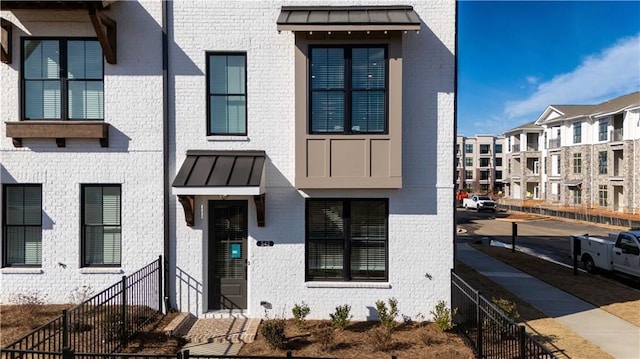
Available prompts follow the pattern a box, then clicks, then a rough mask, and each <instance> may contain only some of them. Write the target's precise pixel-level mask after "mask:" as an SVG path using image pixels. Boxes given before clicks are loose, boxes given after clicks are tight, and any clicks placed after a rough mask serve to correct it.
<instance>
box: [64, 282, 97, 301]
mask: <svg viewBox="0 0 640 359" xmlns="http://www.w3.org/2000/svg"><path fill="white" fill-rule="evenodd" d="M93 293H95V291H94V290H93V288H91V286H90V285H83V286H79V287H75V288H74V289H73V290H72V291H71V293H69V299H70V300H71V303H75V304H81V303H84V302H85V301H86V300H87V299H89V298H91V296H93Z"/></svg>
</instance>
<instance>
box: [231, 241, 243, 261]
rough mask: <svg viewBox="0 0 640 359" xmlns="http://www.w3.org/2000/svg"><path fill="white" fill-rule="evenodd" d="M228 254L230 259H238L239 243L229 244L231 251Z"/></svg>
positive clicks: (239, 256)
mask: <svg viewBox="0 0 640 359" xmlns="http://www.w3.org/2000/svg"><path fill="white" fill-rule="evenodd" d="M229 254H230V255H231V259H240V258H241V255H240V243H233V244H231V251H230V253H229Z"/></svg>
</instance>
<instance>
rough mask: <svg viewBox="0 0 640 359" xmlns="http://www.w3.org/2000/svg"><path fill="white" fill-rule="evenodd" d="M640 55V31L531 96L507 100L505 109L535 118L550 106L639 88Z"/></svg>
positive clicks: (598, 99)
mask: <svg viewBox="0 0 640 359" xmlns="http://www.w3.org/2000/svg"><path fill="white" fill-rule="evenodd" d="M638 58H640V34H638V35H636V36H634V37H629V38H624V39H622V40H620V41H618V42H617V43H616V44H614V45H613V46H611V47H609V48H607V49H605V50H603V51H602V52H601V53H599V54H596V55H593V56H589V57H587V58H586V59H585V60H584V61H583V62H582V64H581V65H580V66H578V67H577V68H576V69H575V70H574V71H573V72H569V73H565V74H560V75H557V76H555V77H554V78H553V79H551V80H550V81H547V82H543V83H541V84H540V85H538V87H537V89H536V91H535V92H534V93H533V94H532V95H531V96H530V97H529V98H526V99H523V100H521V101H514V102H507V103H506V104H505V109H504V112H505V114H506V115H507V117H508V118H509V119H514V118H523V117H525V116H526V117H528V118H529V121H532V120H535V118H536V117H537V116H538V115H540V114H541V113H542V112H543V111H544V110H545V109H546V108H547V106H548V105H554V104H556V105H562V104H595V103H599V102H602V101H606V100H608V99H611V98H615V97H617V96H621V95H625V94H627V93H631V92H635V91H638V90H640V63H639V62H638ZM529 78H531V77H529ZM529 78H527V80H528V81H529Z"/></svg>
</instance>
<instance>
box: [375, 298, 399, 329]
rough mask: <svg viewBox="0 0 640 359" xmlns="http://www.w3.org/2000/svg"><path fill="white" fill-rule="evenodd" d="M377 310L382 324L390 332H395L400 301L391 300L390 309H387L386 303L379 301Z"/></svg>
mask: <svg viewBox="0 0 640 359" xmlns="http://www.w3.org/2000/svg"><path fill="white" fill-rule="evenodd" d="M376 310H377V311H378V318H379V319H380V324H382V326H383V327H385V328H386V329H387V330H388V331H393V330H394V329H395V327H396V317H397V316H398V300H397V299H396V298H389V308H387V305H386V304H385V302H383V301H381V300H379V301H377V302H376Z"/></svg>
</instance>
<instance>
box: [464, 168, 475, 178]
mask: <svg viewBox="0 0 640 359" xmlns="http://www.w3.org/2000/svg"><path fill="white" fill-rule="evenodd" d="M468 174H471V176H467V175H468ZM464 178H465V179H473V171H470V170H465V171H464Z"/></svg>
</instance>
